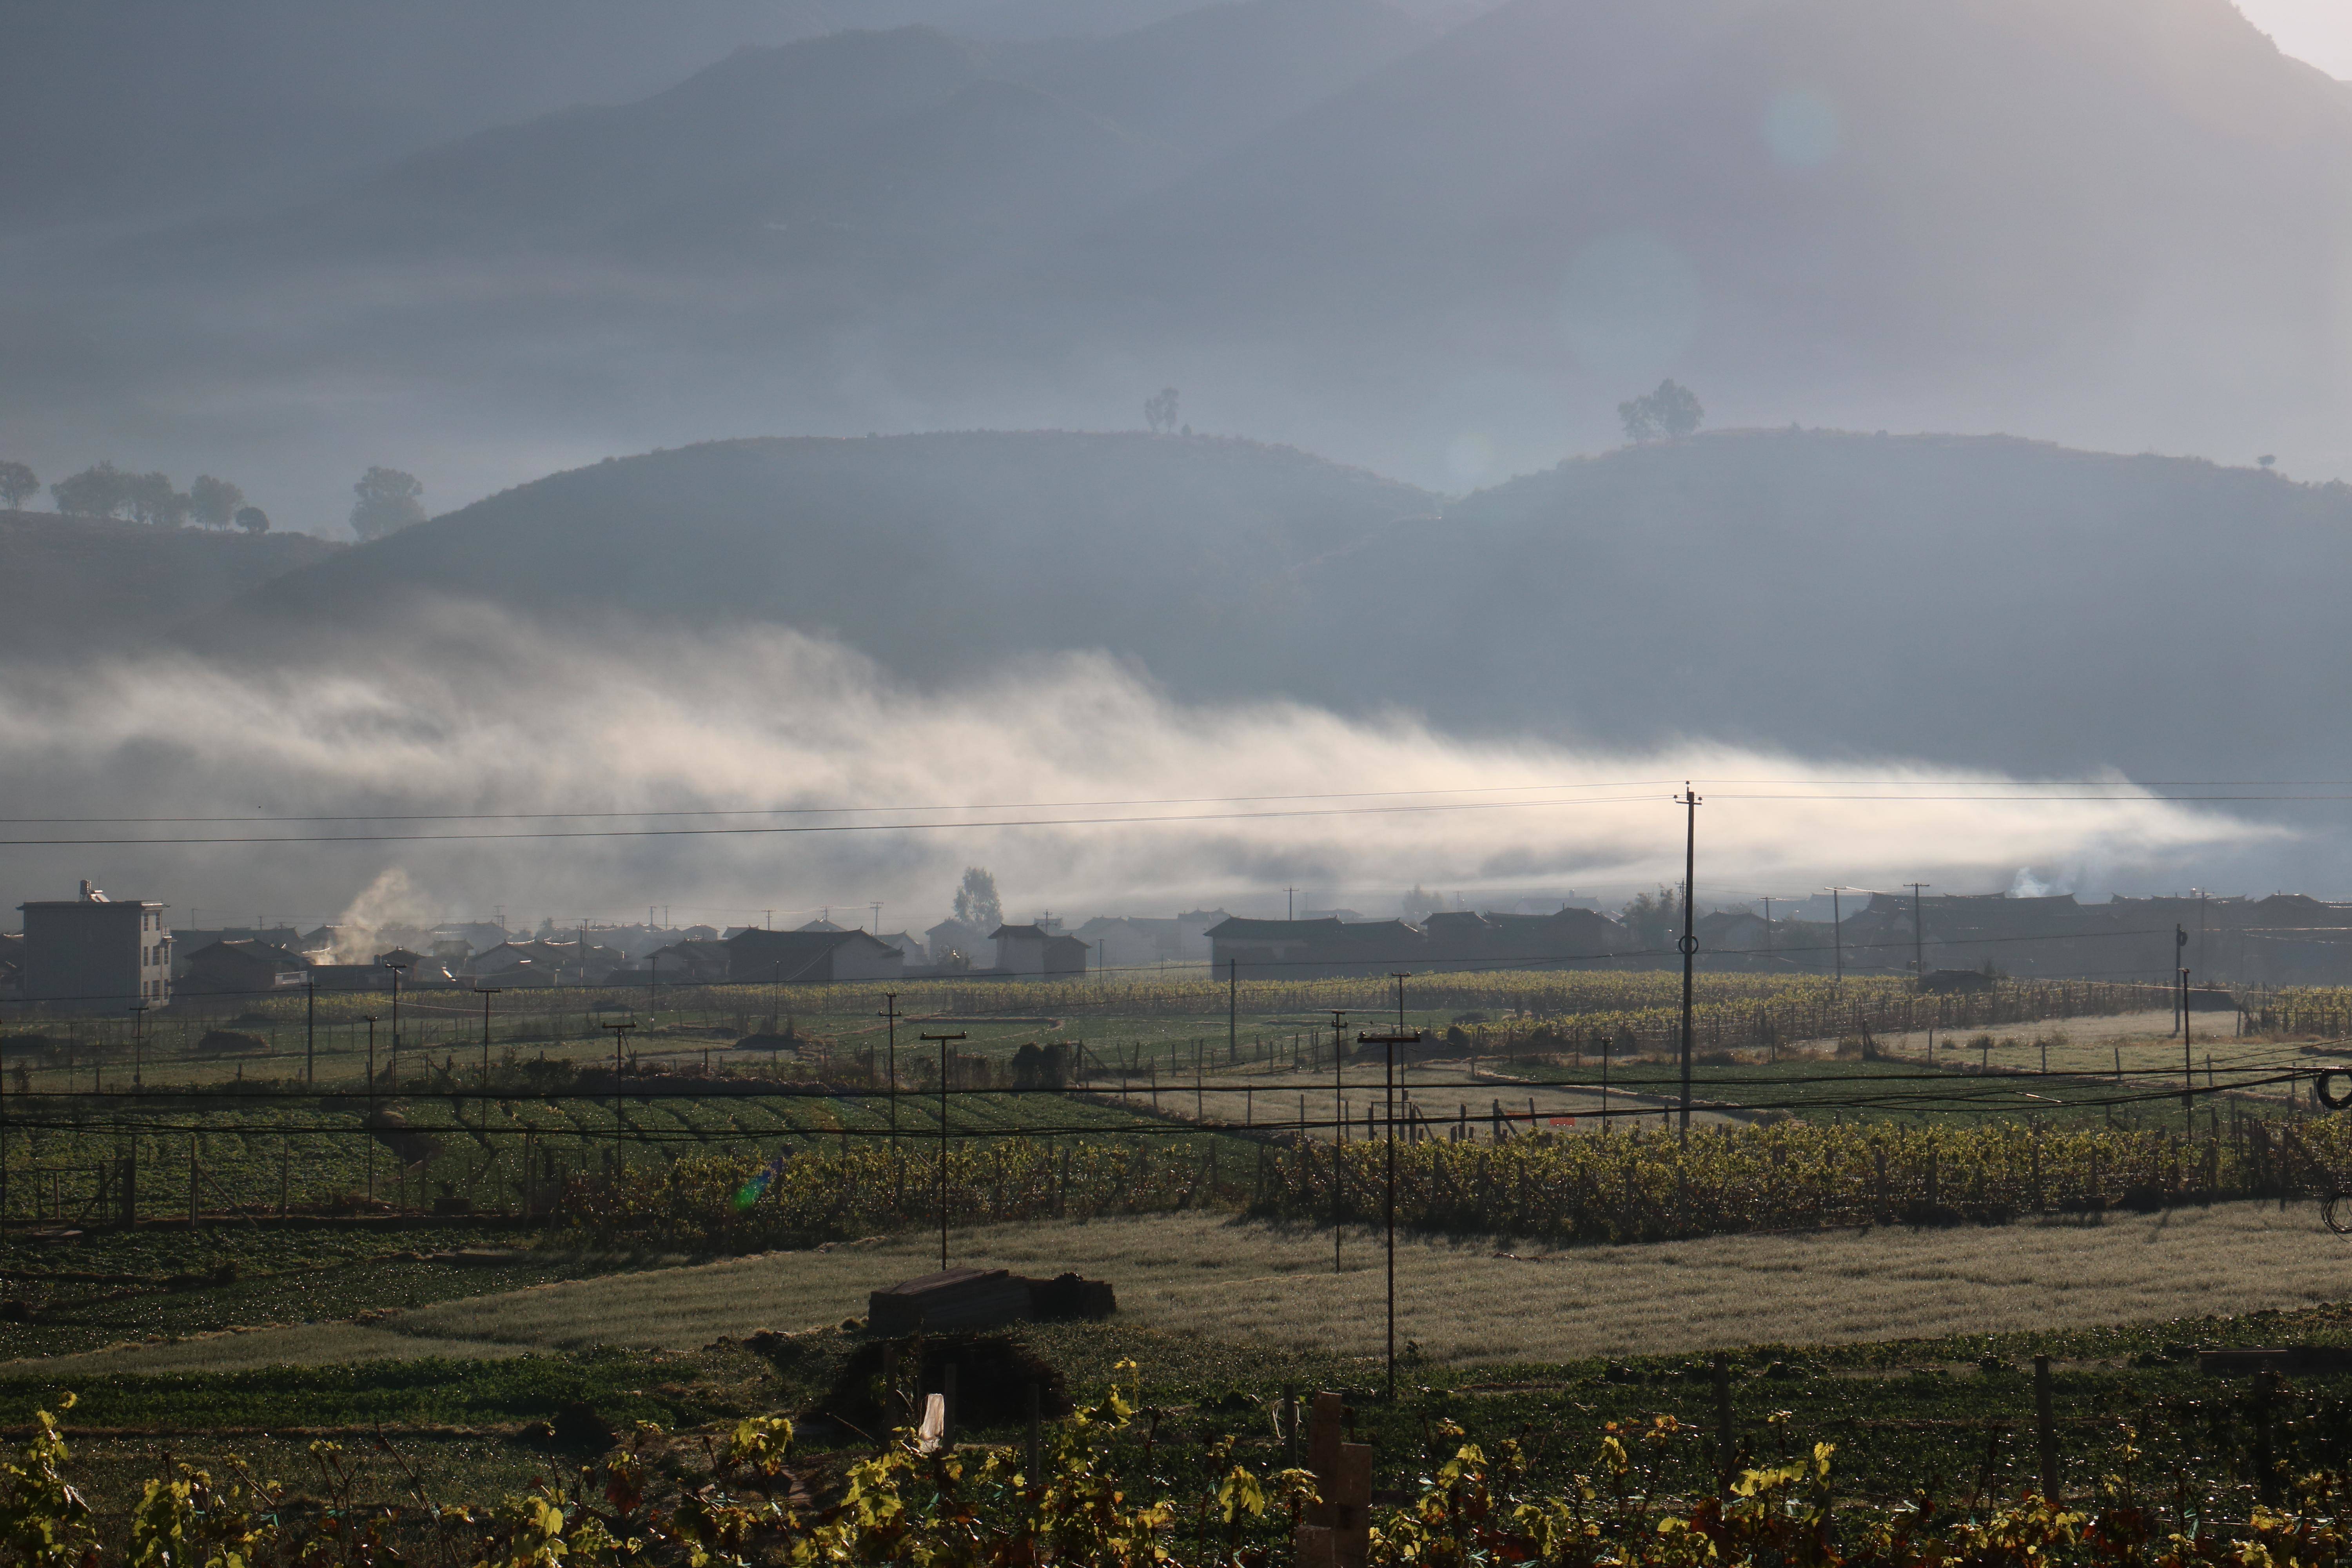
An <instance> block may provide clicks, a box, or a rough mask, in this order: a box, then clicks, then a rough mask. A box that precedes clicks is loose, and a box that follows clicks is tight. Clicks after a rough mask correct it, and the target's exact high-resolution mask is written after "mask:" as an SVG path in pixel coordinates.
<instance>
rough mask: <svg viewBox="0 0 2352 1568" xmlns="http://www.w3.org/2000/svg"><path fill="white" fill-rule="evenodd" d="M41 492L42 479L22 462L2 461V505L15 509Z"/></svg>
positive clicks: (0, 502)
mask: <svg viewBox="0 0 2352 1568" xmlns="http://www.w3.org/2000/svg"><path fill="white" fill-rule="evenodd" d="M40 493H41V481H40V480H39V479H37V478H35V477H34V474H33V470H32V469H30V468H26V466H25V465H24V464H22V463H0V507H5V508H7V509H8V510H10V511H15V510H16V509H17V508H18V507H21V506H23V505H24V504H25V503H26V501H28V500H32V499H33V498H34V497H35V496H37V495H38V494H40Z"/></svg>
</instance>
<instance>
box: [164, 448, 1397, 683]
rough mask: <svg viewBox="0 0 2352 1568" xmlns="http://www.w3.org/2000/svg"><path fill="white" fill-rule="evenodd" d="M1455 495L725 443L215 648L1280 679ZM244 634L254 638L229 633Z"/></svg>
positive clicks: (1317, 470)
mask: <svg viewBox="0 0 2352 1568" xmlns="http://www.w3.org/2000/svg"><path fill="white" fill-rule="evenodd" d="M1437 506H1438V502H1437V500H1436V498H1435V497H1433V496H1431V495H1429V494H1427V493H1426V492H1424V491H1422V490H1418V489H1414V488H1413V487H1412V486H1410V485H1404V484H1399V483H1396V482H1394V481H1392V480H1388V479H1381V478H1379V477H1377V476H1375V475H1372V474H1370V473H1367V472H1364V471H1362V470H1360V469H1353V468H1341V467H1339V465H1337V464H1333V463H1329V462H1326V461H1324V460H1322V459H1321V458H1314V457H1310V456H1308V455H1307V454H1305V453H1301V452H1297V451H1291V450H1287V449H1284V448H1280V447H1265V446H1259V445H1256V444H1255V443H1251V442H1245V441H1234V440H1223V439H1213V438H1209V437H1193V438H1190V439H1187V438H1184V437H1149V436H1087V435H1067V434H1054V433H1043V434H1029V435H1021V434H996V433H989V432H974V433H968V434H950V435H937V436H901V437H877V438H873V439H853V440H824V439H811V438H776V439H768V440H751V441H727V442H714V443H710V444H707V445H703V446H698V447H686V448H683V449H680V450H676V451H668V452H655V453H650V454H647V455H646V456H643V457H636V458H620V459H614V460H609V461H606V462H604V463H600V464H597V465H595V466H593V467H591V468H579V469H574V470H572V471H571V472H569V473H562V474H556V475H553V476H551V477H550V478H548V479H541V480H539V481H537V482H535V483H532V484H529V485H523V486H520V487H519V488H517V489H512V490H509V491H506V492H504V493H503V494H500V495H496V496H492V497H490V498H488V500H482V501H478V502H477V503H475V504H474V505H472V506H469V507H466V508H463V509H461V510H457V511H455V512H452V513H449V514H448V515H446V516H444V517H439V518H436V519H434V520H433V521H430V522H426V523H422V524H419V525H418V526H416V527H415V528H412V529H409V530H406V531H403V532H401V533H399V534H396V535H394V536H393V537H392V538H391V539H388V540H383V541H380V542H376V543H374V544H370V545H364V546H362V547H361V548H359V549H356V550H353V551H352V552H349V553H348V554H347V555H345V556H342V557H340V558H338V559H336V560H334V561H331V562H321V563H320V564H319V565H318V566H316V567H314V568H312V569H310V570H308V571H304V572H300V573H297V574H292V575H290V576H288V577H285V578H282V579H279V580H278V581H277V582H275V583H272V584H268V585H267V586H265V587H263V588H262V589H260V590H259V591H258V592H257V594H255V595H252V596H250V597H249V598H248V599H247V601H246V602H245V604H244V605H241V606H240V610H239V614H238V616H237V617H236V622H235V625H234V628H233V629H232V627H231V626H228V625H215V626H211V627H208V628H201V630H202V631H203V633H204V640H205V642H206V643H207V645H208V646H213V647H232V646H235V645H236V644H237V643H243V644H246V645H247V646H255V647H267V646H269V643H270V639H271V638H273V637H284V638H288V639H292V640H299V639H307V638H310V637H324V638H326V639H330V640H334V639H342V638H348V637H355V636H361V635H364V634H365V633H366V631H367V630H368V628H371V627H374V628H383V629H388V630H389V632H390V635H394V636H397V635H398V632H397V628H399V627H400V626H404V625H405V624H407V623H408V622H409V620H410V619H411V617H412V616H413V615H414V613H415V609H416V607H417V606H418V605H420V604H421V603H423V602H425V601H427V600H430V599H433V598H436V597H440V596H444V595H455V596H459V597H466V598H475V599H487V600H488V601H490V602H492V603H495V604H498V605H504V606H509V607H511V608H514V609H516V610H519V611H523V612H527V613H529V614H532V615H538V616H549V617H551V618H557V619H563V620H568V621H572V622H573V623H575V624H577V622H578V621H579V620H580V618H581V617H583V616H595V615H608V616H609V615H618V616H624V617H627V618H629V619H631V620H635V621H640V622H651V623H655V624H660V623H664V622H669V623H683V624H693V625H708V624H710V623H712V622H725V621H730V620H734V621H755V622H767V623H774V624H782V625H787V626H794V627H796V628H799V629H801V630H804V631H808V632H813V633H816V634H819V635H822V636H825V637H835V638H838V639H840V640H842V641H844V642H845V643H847V644H849V645H850V646H851V647H856V648H859V649H861V650H863V651H865V652H866V653H869V654H871V655H873V656H874V657H875V658H878V659H880V660H881V661H882V662H883V663H884V664H885V665H887V666H888V667H889V668H893V669H896V670H898V671H899V672H901V673H903V674H906V675H908V676H912V677H915V678H917V679H924V680H928V681H951V680H953V679H956V678H957V677H959V676H961V675H963V674H967V673H971V672H973V671H975V670H980V669H988V668H994V667H998V666H1001V665H1003V663H1005V662H1006V661H1008V660H1014V659H1018V658H1021V657H1023V656H1024V655H1027V654H1032V653H1037V652H1046V651H1053V650H1057V649H1064V648H1105V649H1109V650H1111V651H1113V652H1115V653H1118V654H1120V655H1123V656H1126V657H1129V658H1138V659H1140V660H1142V661H1143V662H1144V663H1145V664H1146V665H1147V666H1150V667H1151V668H1154V669H1155V670H1157V669H1160V668H1162V667H1165V668H1166V669H1167V670H1168V671H1170V672H1171V673H1174V674H1177V675H1179V676H1180V677H1181V676H1198V675H1200V674H1201V673H1202V672H1205V671H1209V670H1222V671H1223V675H1222V676H1221V677H1219V678H1218V679H1220V680H1221V681H1231V682H1234V683H1244V684H1246V683H1262V684H1265V685H1266V686H1267V687H1268V688H1269V689H1275V688H1278V686H1279V681H1278V680H1277V679H1276V678H1274V677H1273V676H1272V675H1271V674H1270V673H1269V672H1268V671H1266V670H1265V669H1263V668H1258V667H1257V665H1256V662H1255V657H1256V651H1257V649H1258V648H1259V647H1261V646H1262V637H1263V633H1262V627H1263V626H1265V624H1266V623H1267V622H1269V621H1272V622H1276V623H1278V622H1279V621H1280V620H1281V619H1282V618H1283V617H1284V616H1286V615H1288V614H1289V613H1290V603H1291V597H1292V595H1293V592H1294V590H1293V587H1292V584H1294V582H1295V581H1296V579H1297V576H1298V575H1299V574H1301V573H1304V572H1307V571H1309V570H1311V569H1312V565H1313V563H1315V562H1317V561H1318V560H1320V559H1322V558H1324V557H1327V556H1328V555H1329V554H1331V553H1332V552H1341V551H1345V550H1348V549H1349V548H1353V547H1356V546H1358V545H1360V542H1362V541H1363V540H1365V539H1367V538H1370V537H1377V536H1378V535H1380V534H1381V532H1382V531H1386V530H1388V529H1391V528H1393V527H1396V526H1400V525H1404V526H1410V525H1411V523H1410V520H1412V519H1416V518H1418V519H1421V520H1423V521H1426V520H1428V519H1430V518H1433V516H1434V515H1435V513H1436V510H1437ZM223 639H229V640H223Z"/></svg>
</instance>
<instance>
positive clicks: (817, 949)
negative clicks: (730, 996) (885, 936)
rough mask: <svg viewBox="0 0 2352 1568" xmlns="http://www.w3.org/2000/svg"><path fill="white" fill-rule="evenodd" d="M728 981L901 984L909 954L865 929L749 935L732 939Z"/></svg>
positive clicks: (777, 983) (729, 940)
mask: <svg viewBox="0 0 2352 1568" xmlns="http://www.w3.org/2000/svg"><path fill="white" fill-rule="evenodd" d="M725 945H726V948H727V951H728V961H727V978H728V979H730V980H731V981H735V982H738V983H747V982H748V983H758V984H773V985H786V984H821V983H823V982H825V981H832V980H897V979H898V978H900V977H901V976H903V975H904V974H905V973H907V955H906V954H905V953H904V952H900V951H899V950H898V949H897V948H895V947H893V946H891V945H890V944H889V943H888V942H884V941H883V940H882V939H881V938H879V937H877V936H872V935H869V934H868V933H866V932H865V931H742V932H740V933H739V934H737V935H735V936H731V937H729V938H728V939H727V942H726V943H725Z"/></svg>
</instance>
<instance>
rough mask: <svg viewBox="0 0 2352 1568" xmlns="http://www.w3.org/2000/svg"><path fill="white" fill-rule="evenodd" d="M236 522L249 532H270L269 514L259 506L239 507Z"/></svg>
mask: <svg viewBox="0 0 2352 1568" xmlns="http://www.w3.org/2000/svg"><path fill="white" fill-rule="evenodd" d="M236 525H237V527H239V528H241V529H243V530H245V531H246V532H247V533H268V531H269V514H268V512H266V511H264V510H261V509H260V508H259V507H257V506H241V507H239V508H237V509H236Z"/></svg>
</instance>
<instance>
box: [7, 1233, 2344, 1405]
mask: <svg viewBox="0 0 2352 1568" xmlns="http://www.w3.org/2000/svg"><path fill="white" fill-rule="evenodd" d="M933 1245H934V1244H933V1243H932V1241H931V1240H930V1239H929V1238H928V1237H902V1238H894V1239H888V1240H877V1241H872V1242H867V1243H863V1244H856V1245H851V1246H845V1247H834V1248H831V1249H829V1250H826V1251H822V1252H816V1251H812V1252H794V1253H768V1254H762V1255H760V1256H756V1257H751V1258H737V1259H731V1260H729V1261H726V1262H722V1263H714V1264H708V1265H701V1266H695V1267H680V1268H656V1269H645V1270H639V1271H635V1272H630V1273H625V1274H616V1275H607V1276H604V1277H600V1278H594V1279H565V1280H556V1281H553V1282H550V1283H546V1284H541V1285H538V1286H535V1287H533V1288H530V1289H522V1290H509V1291H500V1292H495V1293H475V1294H468V1295H466V1296H464V1297H461V1298H458V1299H454V1300H443V1301H439V1302H436V1303H431V1304H425V1305H421V1306H418V1307H416V1308H415V1309H413V1310H404V1311H400V1312H397V1313H395V1314H393V1315H389V1316H386V1317H384V1318H383V1319H381V1320H379V1321H373V1322H371V1323H367V1324H359V1325H352V1324H336V1325H312V1326H299V1325H298V1326H289V1327H283V1328H274V1329H262V1330H257V1331H252V1332H247V1333H238V1334H230V1335H223V1336H218V1337H214V1338H200V1339H191V1340H187V1341H184V1342H180V1343H176V1344H160V1345H141V1346H134V1347H130V1348H127V1349H121V1350H113V1351H107V1352H100V1353H97V1354H92V1355H85V1356H80V1357H71V1358H64V1359H62V1360H53V1361H52V1362H50V1363H48V1366H47V1373H48V1374H51V1375H55V1374H59V1373H66V1372H68V1371H70V1372H73V1373H76V1374H79V1373H82V1372H84V1371H87V1372H89V1373H104V1372H107V1371H108V1370H110V1369H114V1368H120V1369H121V1370H123V1371H137V1372H142V1373H153V1372H167V1371H169V1372H203V1371H206V1370H208V1369H215V1368H220V1367H224V1366H230V1365H233V1366H236V1367H250V1366H254V1365H257V1364H262V1363H267V1362H268V1361H270V1360H272V1359H276V1360H282V1361H286V1362H289V1363H296V1362H318V1361H320V1360H325V1359H332V1358H342V1357H368V1356H385V1357H392V1356H396V1355H399V1354H402V1353H403V1351H404V1341H409V1340H415V1341H422V1342H425V1344H426V1345H428V1346H429V1347H430V1349H431V1353H436V1354H448V1353H452V1352H453V1351H454V1350H455V1349H456V1348H457V1347H478V1353H481V1354H485V1355H503V1354H509V1353H512V1352H516V1351H518V1350H551V1351H585V1350H590V1349H594V1348H633V1349H638V1350H647V1351H662V1352H688V1351H694V1350H697V1349H698V1348H700V1347H702V1346H705V1345H709V1344H711V1343H713V1342H716V1341H718V1340H719V1339H721V1338H722V1337H737V1338H740V1337H742V1336H745V1335H748V1334H751V1333H752V1332H754V1331H759V1330H761V1329H769V1330H776V1331H787V1332H804V1331H812V1330H816V1329H821V1328H823V1327H824V1326H826V1325H830V1324H836V1323H838V1322H840V1321H842V1320H843V1319H845V1318H849V1317H857V1316H862V1315H863V1312H864V1309H865V1298H866V1292H867V1291H869V1290H872V1289H877V1288H879V1287H882V1286H885V1285H888V1284H891V1283H894V1282H896V1281H897V1280H899V1279H906V1278H908V1277H909V1276H911V1275H915V1274H919V1273H923V1272H927V1271H929V1269H931V1268H936V1267H937V1266H938V1265H937V1257H936V1254H935V1253H934V1252H933V1251H932V1250H931V1248H932V1246H933ZM2345 1247H2346V1243H2345V1242H2344V1241H2343V1240H2342V1239H2340V1238H2338V1237H2335V1236H2333V1235H2331V1234H2330V1233H2328V1232H2327V1231H2326V1230H2325V1229H2324V1228H2323V1227H2321V1226H2320V1225H2319V1224H2318V1221H2317V1218H2316V1216H2315V1215H2314V1214H2313V1213H2312V1212H2311V1211H2310V1210H2309V1209H2308V1208H2302V1207H2298V1208H2294V1209H2281V1208H2278V1207H2275V1206H2273V1205H2260V1204H2229V1205H2214V1206H2213V1207H2211V1208H2209V1209H2186V1210H2176V1211H2172V1212H2170V1213H2168V1214H2161V1215H2145V1216H2143V1215H2131V1216H2110V1217H2108V1218H2106V1219H2105V1220H2104V1221H2101V1222H2097V1223H2091V1222H2084V1221H2082V1220H2077V1219H2067V1220H2046V1221H2024V1222H2020V1223H2017V1224H2014V1225H2011V1226H2000V1227H1992V1228H1976V1227H1964V1228H1955V1229H1912V1228H1909V1227H1901V1226H1881V1227H1874V1228H1869V1229H1858V1230H1846V1231H1831V1232H1819V1233H1806V1234H1801V1235H1778V1236H1774V1235H1751V1236H1735V1237H1707V1238H1703V1239H1699V1240H1695V1241H1687V1242H1666V1243H1655V1244H1649V1245H1643V1246H1629V1247H1579V1248H1573V1249H1553V1248H1543V1247H1531V1246H1527V1245H1524V1244H1515V1243H1512V1242H1510V1241H1508V1240H1507V1239H1498V1238H1493V1237H1478V1238H1454V1239H1439V1238H1421V1237H1415V1238H1402V1239H1401V1240H1400V1243H1399V1246H1398V1258H1397V1276H1398V1278H1397V1291H1398V1302H1399V1335H1400V1340H1401V1342H1402V1341H1404V1340H1410V1341H1412V1342H1413V1343H1414V1345H1415V1346H1417V1347H1418V1353H1419V1354H1420V1356H1421V1357H1422V1358H1423V1360H1424V1361H1425V1362H1426V1363H1428V1364H1431V1365H1460V1366H1470V1365H1478V1364H1490V1363H1517V1362H1564V1361H1573V1360H1577V1359H1580V1358H1590V1357H1622V1356H1628V1355H1655V1354H1683V1353H1691V1352H1700V1351H1706V1350H1710V1349H1716V1348H1721V1347H1726V1346H1738V1345H1748V1344H1759V1343H1769V1342H1780V1343H1790V1344H1799V1343H1801V1344H1810V1345H1839V1344H1856V1343H1868V1342H1878V1341H1891V1340H1901V1339H1908V1338H1915V1337H1919V1336H1929V1337H1933V1336H1937V1335H1943V1334H1958V1333H1975V1334H1983V1333H2011V1332H2014V1333H2024V1332H2029V1331H2053V1330H2072V1329H2086V1328H2091V1327H2095V1326H2097V1325H2100V1324H2106V1323H2115V1322H2123V1321H2164V1320H2169V1319H2173V1318H2179V1317H2189V1316H2198V1315H2201V1314H2204V1313H2208V1312H2215V1311H2226V1312H2250V1311H2255V1310H2296V1309H2301V1308H2305V1307H2308V1306H2311V1305H2314V1304H2316V1303H2320V1302H2325V1301H2328V1300H2334V1299H2335V1298H2336V1296H2337V1295H2338V1294H2340V1293H2341V1291H2342V1289H2343V1287H2342V1279H2343V1270H2344V1266H2345V1264H2346V1262H2347V1257H2346V1251H2345ZM1342 1251H1343V1257H1344V1259H1345V1262H1346V1264H1347V1268H1346V1271H1345V1272H1342V1273H1339V1274H1334V1273H1333V1272H1332V1271H1331V1264H1332V1248H1331V1236H1330V1233H1329V1232H1328V1230H1315V1229H1309V1228H1305V1227H1290V1226H1269V1225H1263V1224H1254V1223H1245V1222H1241V1221H1235V1220H1229V1219H1225V1218H1222V1217H1219V1216H1214V1215H1199V1214H1184V1215H1150V1216H1140V1217H1135V1218H1124V1219H1116V1220H1097V1221H1095V1222H1093V1223H1091V1224H1084V1225H1081V1224H1076V1223H1058V1224H1054V1223H1048V1224H1034V1225H1030V1226H1003V1227H996V1228H992V1229H989V1230H983V1231H978V1232H970V1233H961V1234H959V1235H957V1236H954V1237H951V1238H950V1256H951V1258H953V1260H954V1261H956V1262H958V1263H960V1264H964V1263H968V1264H973V1265H979V1266H988V1267H1007V1268H1014V1269H1015V1270H1017V1271H1020V1272H1024V1273H1031V1274H1037V1273H1045V1274H1050V1273H1055V1272H1058V1271H1060V1270H1062V1269H1065V1268H1076V1269H1077V1270H1079V1271H1080V1272H1082V1273H1086V1274H1088V1275H1090V1276H1093V1277H1097V1278H1103V1279H1109V1280H1111V1281H1112V1283H1113V1284H1114V1285H1115V1286H1116V1287H1117V1288H1118V1292H1119V1304H1120V1315H1119V1321H1120V1322H1121V1323H1122V1324H1123V1325H1129V1326H1132V1327H1134V1328H1136V1329H1139V1330H1144V1331H1152V1332H1156V1333H1162V1334H1168V1335H1175V1336H1186V1337H1197V1338H1200V1339H1203V1340H1215V1341H1221V1342H1233V1343H1244V1344H1250V1345H1254V1346H1258V1347H1262V1348H1264V1349H1266V1350H1269V1351H1276V1352H1296V1353H1309V1352H1322V1353H1328V1354H1331V1355H1337V1356H1341V1357H1351V1356H1367V1355H1371V1354H1374V1353H1376V1352H1379V1351H1380V1350H1381V1344H1382V1340H1383V1335H1384V1318H1383V1312H1382V1303H1383V1300H1384V1290H1385V1274H1384V1272H1383V1269H1382V1267H1381V1262H1382V1260H1381V1251H1380V1248H1379V1246H1378V1242H1377V1238H1376V1237H1374V1236H1372V1235H1370V1234H1368V1233H1365V1232H1361V1231H1357V1232H1351V1233H1350V1234H1349V1235H1348V1236H1347V1237H1345V1239H1344V1242H1343V1248H1342ZM467 1353H476V1352H470V1351H469V1352H467Z"/></svg>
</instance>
